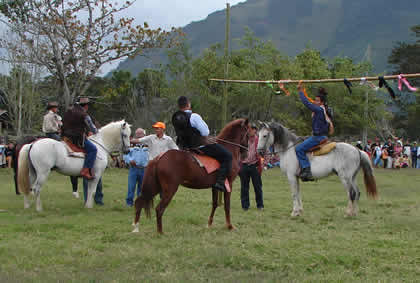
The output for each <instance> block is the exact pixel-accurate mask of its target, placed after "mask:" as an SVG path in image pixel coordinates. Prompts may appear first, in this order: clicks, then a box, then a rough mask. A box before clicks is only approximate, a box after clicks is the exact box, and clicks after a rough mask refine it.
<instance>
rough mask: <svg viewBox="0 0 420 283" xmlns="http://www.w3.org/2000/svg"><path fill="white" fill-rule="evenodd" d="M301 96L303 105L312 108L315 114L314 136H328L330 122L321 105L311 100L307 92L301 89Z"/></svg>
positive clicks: (313, 123)
mask: <svg viewBox="0 0 420 283" xmlns="http://www.w3.org/2000/svg"><path fill="white" fill-rule="evenodd" d="M299 97H300V100H301V101H302V103H303V105H305V106H306V107H307V108H308V109H309V110H311V111H312V112H313V113H314V115H313V117H312V132H313V135H314V136H328V122H327V120H326V119H325V112H324V109H323V108H322V107H321V106H318V105H316V104H313V103H311V102H309V100H308V99H307V98H306V96H305V94H304V93H303V92H301V91H299Z"/></svg>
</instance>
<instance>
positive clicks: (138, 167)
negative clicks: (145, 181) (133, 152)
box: [130, 165, 146, 169]
mask: <svg viewBox="0 0 420 283" xmlns="http://www.w3.org/2000/svg"><path fill="white" fill-rule="evenodd" d="M130 167H131V168H137V169H144V168H146V166H137V165H136V166H133V165H130Z"/></svg>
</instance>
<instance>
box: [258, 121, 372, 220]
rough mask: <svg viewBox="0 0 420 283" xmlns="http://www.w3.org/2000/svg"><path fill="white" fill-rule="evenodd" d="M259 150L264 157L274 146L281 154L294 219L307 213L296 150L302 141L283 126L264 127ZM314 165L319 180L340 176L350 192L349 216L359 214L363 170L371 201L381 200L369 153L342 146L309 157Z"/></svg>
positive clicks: (339, 144) (262, 126)
mask: <svg viewBox="0 0 420 283" xmlns="http://www.w3.org/2000/svg"><path fill="white" fill-rule="evenodd" d="M258 136H259V139H258V148H257V150H258V151H259V152H260V154H264V153H265V152H266V151H267V150H268V148H269V147H270V146H272V145H273V146H274V152H275V153H278V154H279V157H280V168H281V169H282V171H283V172H284V173H285V174H286V175H287V178H288V180H289V184H290V189H291V193H292V198H293V211H292V213H291V215H292V216H299V215H301V213H302V212H303V205H302V198H301V196H300V188H299V177H298V176H299V173H300V167H299V162H298V159H297V157H296V151H295V147H296V145H298V144H299V143H300V142H301V141H303V140H302V139H301V138H299V137H298V136H296V135H295V134H294V133H292V132H291V131H290V130H288V129H287V128H285V127H284V126H282V125H281V124H279V123H276V122H271V123H263V122H261V128H260V130H259V132H258ZM308 158H309V161H310V163H311V168H312V174H313V176H314V177H315V178H316V179H319V178H323V177H326V176H328V175H330V174H336V175H337V176H338V177H339V178H340V180H341V182H342V183H343V185H344V187H345V188H346V189H347V195H348V198H349V202H348V207H347V215H349V216H355V215H356V214H357V202H358V200H359V197H360V192H359V188H358V187H357V183H356V176H357V173H358V172H359V169H360V168H362V169H363V173H364V182H365V186H366V192H367V194H368V196H369V197H371V198H376V197H377V189H376V181H375V177H374V176H373V168H372V165H371V162H370V159H369V156H368V155H367V153H366V152H363V151H360V150H359V149H357V148H356V147H354V146H352V145H350V144H348V143H343V142H339V143H337V145H336V147H335V149H333V150H332V151H331V152H329V153H328V154H325V155H321V156H312V155H311V154H310V153H309V154H308Z"/></svg>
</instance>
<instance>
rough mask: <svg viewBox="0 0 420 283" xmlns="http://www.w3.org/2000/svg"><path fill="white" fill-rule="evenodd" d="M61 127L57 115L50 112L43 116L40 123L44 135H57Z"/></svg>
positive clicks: (59, 118)
mask: <svg viewBox="0 0 420 283" xmlns="http://www.w3.org/2000/svg"><path fill="white" fill-rule="evenodd" d="M62 125H63V123H62V122H61V117H60V116H59V115H58V114H57V113H54V112H53V111H51V110H50V111H48V113H47V114H45V116H44V121H43V123H42V131H43V132H44V133H45V134H46V133H57V132H58V131H59V130H60V127H61V126H62Z"/></svg>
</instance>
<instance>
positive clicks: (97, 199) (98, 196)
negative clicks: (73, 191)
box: [83, 178, 104, 204]
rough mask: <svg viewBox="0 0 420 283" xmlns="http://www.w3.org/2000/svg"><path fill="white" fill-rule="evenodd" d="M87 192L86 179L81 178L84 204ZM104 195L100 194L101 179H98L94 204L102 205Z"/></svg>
mask: <svg viewBox="0 0 420 283" xmlns="http://www.w3.org/2000/svg"><path fill="white" fill-rule="evenodd" d="M87 192H88V180H87V179H86V178H83V197H84V199H85V203H86V200H87ZM103 198H104V194H103V193H102V178H100V179H99V181H98V185H97V186H96V192H95V197H94V199H95V203H96V204H104V203H103V201H102V200H103Z"/></svg>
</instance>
